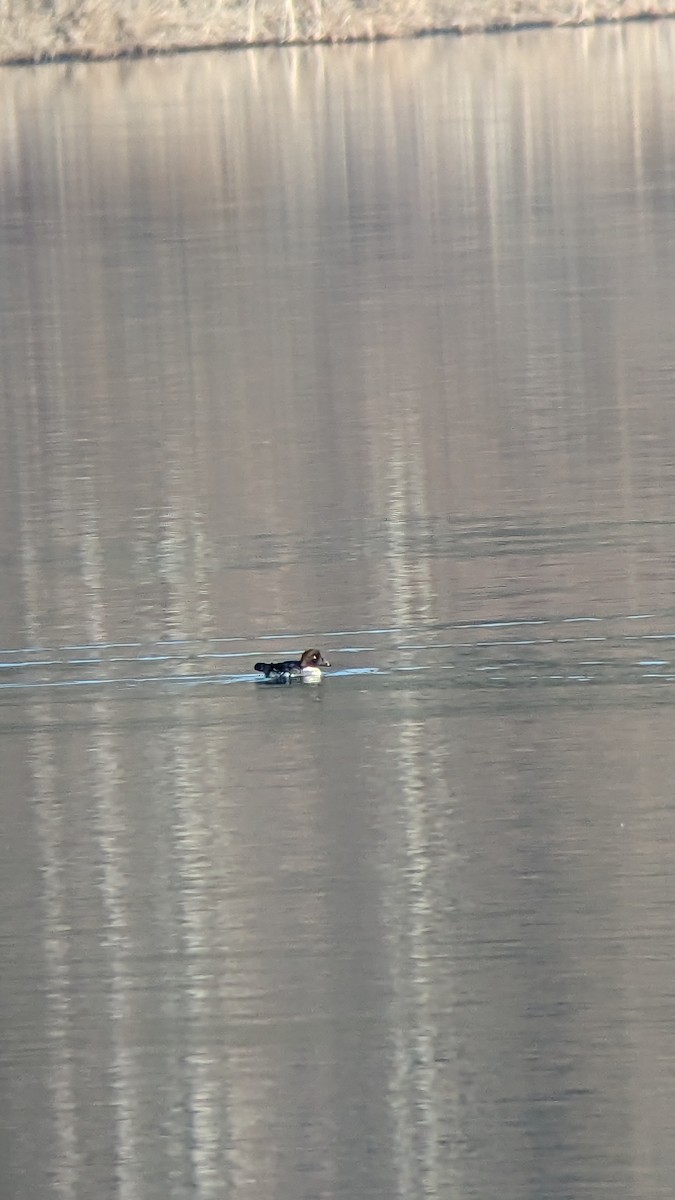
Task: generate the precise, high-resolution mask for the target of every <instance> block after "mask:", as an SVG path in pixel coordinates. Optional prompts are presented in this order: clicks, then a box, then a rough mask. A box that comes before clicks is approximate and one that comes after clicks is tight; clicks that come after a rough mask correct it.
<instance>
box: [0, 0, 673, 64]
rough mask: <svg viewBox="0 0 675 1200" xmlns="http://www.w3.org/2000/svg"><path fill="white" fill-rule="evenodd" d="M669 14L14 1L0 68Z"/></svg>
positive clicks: (662, 7)
mask: <svg viewBox="0 0 675 1200" xmlns="http://www.w3.org/2000/svg"><path fill="white" fill-rule="evenodd" d="M673 16H675V0H652V2H651V3H648V2H646V0H614V2H613V3H612V2H611V0H595V2H594V3H588V4H586V3H584V0H577V2H571V0H560V3H558V4H556V3H555V2H554V0H510V3H509V4H508V5H506V4H500V2H499V0H495V3H494V4H493V6H491V7H489V6H488V5H487V4H486V3H485V0H416V2H413V0H381V2H380V3H379V4H374V3H373V4H372V5H370V6H368V5H367V4H360V5H359V4H358V3H354V2H353V0H331V3H330V6H326V7H323V6H322V4H321V2H320V0H299V2H298V3H294V0H286V2H285V3H284V5H283V6H280V5H279V4H278V3H274V0H251V2H250V3H249V5H248V7H246V8H243V7H242V6H241V5H237V4H235V3H232V2H228V0H220V2H218V0H192V2H191V3H190V4H189V5H188V6H185V5H184V3H181V0H164V4H163V7H162V8H161V10H160V9H159V8H158V6H157V5H156V4H155V3H153V0H107V3H105V4H104V5H102V4H101V2H100V0H72V3H71V8H70V12H68V13H64V12H63V8H62V7H61V11H60V13H58V12H48V11H45V9H40V11H39V12H35V11H34V10H33V8H32V5H31V0H16V2H15V4H14V5H13V12H12V15H11V17H9V16H5V17H0V66H35V65H38V64H43V63H52V62H96V61H98V62H105V61H110V60H115V59H125V58H126V59H134V58H148V57H153V56H156V55H169V54H186V53H191V52H195V51H201V52H204V51H207V50H244V49H252V48H253V47H267V48H269V47H270V46H278V47H280V46H284V47H286V46H310V45H336V44H349V43H353V42H376V41H387V40H390V39H392V38H411V37H413V38H419V37H441V36H456V37H459V36H462V35H465V34H472V33H495V34H496V33H503V32H514V31H517V30H519V31H526V30H530V29H542V28H551V29H553V28H570V27H580V26H589V25H605V24H625V23H628V22H635V21H656V20H660V19H663V18H668V17H673Z"/></svg>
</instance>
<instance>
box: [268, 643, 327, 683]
mask: <svg viewBox="0 0 675 1200" xmlns="http://www.w3.org/2000/svg"><path fill="white" fill-rule="evenodd" d="M329 666H330V663H329V662H328V661H327V659H325V658H324V657H323V655H322V653H321V651H320V650H305V651H304V653H303V654H301V655H300V658H289V659H287V660H286V662H269V663H265V662H257V663H255V666H254V668H253V669H254V670H255V671H262V673H263V675H264V676H265V679H269V680H270V682H275V683H293V681H294V680H299V681H300V682H301V683H321V679H322V677H323V672H322V670H321V668H322V667H329Z"/></svg>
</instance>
